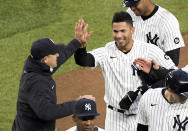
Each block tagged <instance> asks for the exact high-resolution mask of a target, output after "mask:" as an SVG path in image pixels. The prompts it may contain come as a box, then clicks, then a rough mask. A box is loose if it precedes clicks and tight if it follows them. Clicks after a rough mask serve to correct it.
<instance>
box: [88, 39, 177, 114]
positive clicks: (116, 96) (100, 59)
mask: <svg viewBox="0 0 188 131" xmlns="http://www.w3.org/2000/svg"><path fill="white" fill-rule="evenodd" d="M89 53H91V54H92V55H93V56H94V58H95V66H99V67H100V68H101V69H102V73H103V76H104V80H105V96H104V100H105V102H106V103H107V104H110V105H112V106H114V107H116V108H120V107H119V102H120V100H121V99H122V98H123V97H124V96H125V95H126V93H127V92H128V91H135V90H136V89H137V87H139V86H141V80H140V78H139V76H138V75H137V71H136V69H135V67H134V66H135V65H134V60H135V59H136V58H138V57H142V58H146V59H147V60H151V59H155V60H156V61H157V62H158V63H159V65H162V66H163V67H165V68H167V69H169V68H176V67H175V65H174V63H173V62H172V60H171V59H170V58H169V57H168V56H166V55H165V54H164V52H163V51H162V50H161V49H159V48H158V47H157V46H155V45H152V44H147V43H141V42H138V41H134V43H133V47H132V49H131V50H130V52H128V53H127V54H125V53H123V52H122V51H120V50H119V49H118V48H117V47H116V44H115V42H114V41H113V42H109V43H107V44H106V46H105V47H101V48H98V49H95V50H93V51H91V52H89ZM138 101H139V97H138V98H137V99H136V101H135V102H134V104H133V105H132V106H131V107H130V110H129V111H130V112H127V113H136V111H137V105H138Z"/></svg>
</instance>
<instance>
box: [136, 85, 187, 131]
mask: <svg viewBox="0 0 188 131" xmlns="http://www.w3.org/2000/svg"><path fill="white" fill-rule="evenodd" d="M164 91H165V89H164V88H157V89H150V90H148V91H147V92H146V93H145V94H144V95H143V96H142V98H141V99H140V103H139V106H138V115H137V122H138V123H140V124H142V125H148V131H188V101H186V103H185V104H180V103H173V104H171V103H169V102H168V101H167V100H166V99H165V98H164V96H163V93H164ZM151 96H152V97H151Z"/></svg>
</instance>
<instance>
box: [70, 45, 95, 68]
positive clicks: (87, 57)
mask: <svg viewBox="0 0 188 131" xmlns="http://www.w3.org/2000/svg"><path fill="white" fill-rule="evenodd" d="M74 59H75V62H76V64H78V65H80V66H89V67H94V66H95V58H94V56H93V55H92V54H90V53H87V51H86V48H79V49H78V50H77V51H76V52H75V54H74Z"/></svg>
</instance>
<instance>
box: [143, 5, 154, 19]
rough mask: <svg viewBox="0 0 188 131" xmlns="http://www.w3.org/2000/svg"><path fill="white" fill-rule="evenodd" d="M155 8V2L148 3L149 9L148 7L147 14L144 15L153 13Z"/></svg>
mask: <svg viewBox="0 0 188 131" xmlns="http://www.w3.org/2000/svg"><path fill="white" fill-rule="evenodd" d="M154 9H155V4H153V3H149V4H148V9H147V11H146V12H145V14H144V15H143V16H149V15H151V13H152V12H153V11H154Z"/></svg>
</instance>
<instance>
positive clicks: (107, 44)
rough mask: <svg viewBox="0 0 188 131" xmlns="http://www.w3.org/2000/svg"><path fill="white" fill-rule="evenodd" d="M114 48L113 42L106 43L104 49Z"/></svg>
mask: <svg viewBox="0 0 188 131" xmlns="http://www.w3.org/2000/svg"><path fill="white" fill-rule="evenodd" d="M114 47H115V41H111V42H108V43H106V45H105V48H114Z"/></svg>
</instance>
